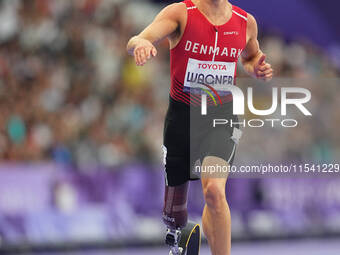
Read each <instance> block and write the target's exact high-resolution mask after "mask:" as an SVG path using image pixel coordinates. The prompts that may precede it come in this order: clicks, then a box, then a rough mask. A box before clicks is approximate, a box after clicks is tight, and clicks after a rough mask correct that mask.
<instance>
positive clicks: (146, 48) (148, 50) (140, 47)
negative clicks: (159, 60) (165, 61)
mask: <svg viewBox="0 0 340 255" xmlns="http://www.w3.org/2000/svg"><path fill="white" fill-rule="evenodd" d="M133 55H134V56H135V61H136V65H137V66H143V65H144V64H145V63H146V62H147V61H148V60H149V59H150V58H151V57H156V55H157V50H156V48H155V46H153V44H152V43H151V42H150V41H148V40H145V39H139V40H138V42H137V44H136V47H135V49H134V51H133Z"/></svg>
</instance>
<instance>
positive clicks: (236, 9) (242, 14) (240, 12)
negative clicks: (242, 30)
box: [233, 5, 248, 21]
mask: <svg viewBox="0 0 340 255" xmlns="http://www.w3.org/2000/svg"><path fill="white" fill-rule="evenodd" d="M233 13H234V14H236V15H237V16H239V17H240V18H242V19H244V20H245V21H247V20H248V13H247V12H246V11H245V10H242V9H241V8H240V7H237V6H235V5H233Z"/></svg>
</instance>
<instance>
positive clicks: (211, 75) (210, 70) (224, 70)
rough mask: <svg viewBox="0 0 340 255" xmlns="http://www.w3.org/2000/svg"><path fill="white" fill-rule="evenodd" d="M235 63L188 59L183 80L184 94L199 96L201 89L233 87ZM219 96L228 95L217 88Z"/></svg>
mask: <svg viewBox="0 0 340 255" xmlns="http://www.w3.org/2000/svg"><path fill="white" fill-rule="evenodd" d="M235 70H236V63H235V62H216V61H200V60H196V59H192V58H189V60H188V65H187V70H186V72H185V78H184V92H190V93H194V94H201V93H202V91H203V89H208V88H209V87H212V88H214V87H215V86H216V85H234V79H235ZM217 91H218V92H219V94H221V95H223V94H224V95H225V94H230V92H229V90H228V89H227V88H226V89H225V90H224V89H223V86H219V88H218V90H217Z"/></svg>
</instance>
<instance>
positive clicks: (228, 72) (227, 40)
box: [170, 0, 248, 106]
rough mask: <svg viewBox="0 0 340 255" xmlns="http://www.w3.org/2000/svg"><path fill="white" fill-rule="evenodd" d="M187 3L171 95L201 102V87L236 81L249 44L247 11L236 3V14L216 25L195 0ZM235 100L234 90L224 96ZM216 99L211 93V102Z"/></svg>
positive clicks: (172, 58) (172, 66)
mask: <svg viewBox="0 0 340 255" xmlns="http://www.w3.org/2000/svg"><path fill="white" fill-rule="evenodd" d="M183 2H184V3H185V4H186V6H187V24H186V27H185V31H184V34H183V36H182V38H181V40H180V42H179V43H178V44H177V45H176V47H175V48H173V49H172V50H171V51H170V72H171V89H170V96H171V98H172V99H174V100H176V101H180V102H183V103H185V104H188V105H194V106H200V105H201V94H200V93H198V92H199V91H201V90H205V91H207V90H213V87H214V85H217V84H218V85H221V84H223V85H235V78H236V69H237V61H238V58H239V56H240V54H241V52H242V51H243V49H244V48H245V46H246V32H247V20H248V18H247V12H245V11H244V10H242V9H240V8H239V7H236V6H233V8H232V17H231V18H230V20H229V21H228V22H227V23H225V24H224V25H220V26H214V25H213V24H211V23H210V22H209V21H208V19H207V18H206V17H205V16H204V15H203V14H202V13H201V12H200V11H199V10H198V8H197V7H196V6H195V5H194V3H193V2H192V1H191V0H185V1H183ZM220 98H221V101H222V103H227V102H230V101H232V96H231V94H230V93H228V94H225V95H223V96H221V97H220ZM212 104H213V99H212V98H210V97H208V105H212Z"/></svg>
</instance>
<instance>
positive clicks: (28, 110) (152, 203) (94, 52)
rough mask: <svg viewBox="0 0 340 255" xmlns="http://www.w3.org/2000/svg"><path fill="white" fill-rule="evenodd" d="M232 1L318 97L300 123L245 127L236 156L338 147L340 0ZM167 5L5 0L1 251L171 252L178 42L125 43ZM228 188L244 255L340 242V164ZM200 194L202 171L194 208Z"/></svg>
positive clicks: (0, 6) (0, 18) (279, 158)
mask: <svg viewBox="0 0 340 255" xmlns="http://www.w3.org/2000/svg"><path fill="white" fill-rule="evenodd" d="M231 2H232V3H233V4H236V5H239V6H240V7H243V8H244V9H246V10H247V11H249V12H251V13H252V14H254V16H255V17H256V18H257V20H258V23H259V28H260V41H261V45H262V48H263V51H265V52H266V54H267V56H268V59H269V61H270V62H271V63H272V65H273V66H274V69H275V71H276V73H278V74H279V76H280V77H285V78H287V77H288V78H293V79H302V80H304V81H308V82H304V84H305V86H306V87H307V88H311V90H312V98H313V99H312V105H311V107H312V109H313V118H311V119H306V118H303V116H300V117H301V119H300V126H299V128H297V129H294V130H290V131H286V130H284V131H283V130H266V129H261V130H254V129H250V130H246V132H245V136H244V137H243V139H242V142H241V144H240V147H239V153H238V157H237V158H236V162H239V163H240V162H242V163H247V164H253V163H258V162H268V161H270V162H276V163H277V162H291V161H294V162H301V163H305V162H314V163H317V162H336V161H337V160H339V158H340V146H339V144H340V135H339V132H338V125H339V123H340V114H339V107H340V101H339V100H338V98H339V97H340V92H339V88H338V86H339V82H338V80H337V78H338V77H339V70H340V61H339V59H340V46H339V45H340V39H339V38H340V34H339V32H340V30H339V29H338V25H339V22H338V13H337V11H338V10H339V7H340V6H339V5H340V4H339V3H337V2H336V1H322V2H320V1H317V0H315V1H303V0H300V1H293V0H285V1H282V0H278V1H272V2H268V1H264V0H257V1H253V0H238V1H236V0H234V1H231ZM164 5H165V2H164V1H153V2H150V1H141V0H139V1H126V0H125V1H123V0H121V1H118V0H74V1H67V0H48V1H46V0H25V1H19V0H2V1H0V113H1V114H0V160H1V163H0V254H2V253H3V254H6V253H12V254H19V253H22V254H33V253H35V252H42V253H44V254H47V252H53V251H58V252H60V254H68V253H66V251H69V252H71V251H72V252H74V254H78V253H76V252H77V251H79V254H95V255H98V254H112V253H114V254H116V253H117V254H161V253H166V249H163V248H159V247H160V246H159V245H161V244H162V239H163V236H164V226H163V224H162V222H161V220H160V211H161V206H162V199H163V188H164V187H163V186H164V183H163V170H162V164H161V159H162V156H161V149H160V146H161V144H162V129H163V119H164V115H165V112H166V108H167V104H168V91H169V64H168V60H169V56H168V48H167V47H168V46H167V43H166V42H164V43H162V44H161V45H160V46H159V48H158V49H159V54H158V57H157V58H155V59H154V60H153V61H151V62H150V63H149V64H147V65H146V66H145V67H142V68H140V67H136V66H135V65H134V62H133V59H132V58H131V57H128V56H127V54H126V52H125V46H126V43H127V40H128V38H129V37H130V36H132V35H134V34H136V33H138V32H139V31H140V30H141V29H142V28H143V27H145V25H146V24H148V23H149V22H150V21H151V20H152V19H153V17H154V16H155V15H156V13H157V12H158V11H159V10H160V9H161V8H162V6H164ZM239 75H240V77H245V74H244V72H243V70H242V68H240V70H239ZM256 88H257V89H258V92H259V94H261V93H262V92H263V93H264V94H265V93H267V92H268V91H269V90H268V89H269V87H263V86H262V87H261V86H258V87H256ZM267 101H268V98H267V97H264V96H263V97H261V96H259V97H258V102H259V104H266V102H267ZM269 133H272V134H270V135H268V134H269ZM228 200H229V202H230V205H231V209H232V217H233V237H234V240H235V246H234V248H233V249H234V254H235V255H236V254H249V252H252V253H253V254H272V252H273V251H275V252H276V253H277V254H281V253H282V254H302V255H304V254H327V255H333V254H338V252H339V251H340V244H339V243H340V242H339V240H340V239H338V237H340V179H338V178H316V177H314V178H298V179H296V178H275V179H269V178H263V179H245V178H243V179H233V180H230V182H229V185H228ZM202 204H203V201H202V194H201V190H200V186H199V183H193V185H192V186H191V193H190V202H189V207H190V212H191V217H192V218H193V219H196V220H199V216H200V213H201V210H202ZM306 238H308V239H307V240H306ZM254 240H256V241H257V242H253V241H254ZM269 240H275V241H271V242H270V243H269ZM297 240H298V241H297ZM131 247H137V248H134V249H133V248H131ZM139 247H143V248H139ZM151 247H152V248H151ZM105 250H106V251H105ZM72 254H73V253H72ZM203 254H208V253H207V250H206V248H204V250H203Z"/></svg>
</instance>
